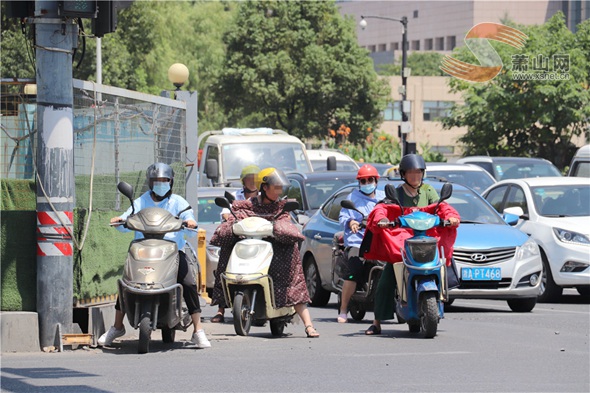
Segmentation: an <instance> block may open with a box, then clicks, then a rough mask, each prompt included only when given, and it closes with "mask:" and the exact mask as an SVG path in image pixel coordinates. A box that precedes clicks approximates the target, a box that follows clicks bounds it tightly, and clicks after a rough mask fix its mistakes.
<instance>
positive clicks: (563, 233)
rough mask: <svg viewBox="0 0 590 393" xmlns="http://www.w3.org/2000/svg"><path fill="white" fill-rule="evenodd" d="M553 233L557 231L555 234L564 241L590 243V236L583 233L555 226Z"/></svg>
mask: <svg viewBox="0 0 590 393" xmlns="http://www.w3.org/2000/svg"><path fill="white" fill-rule="evenodd" d="M553 233H555V236H557V238H558V239H559V240H561V241H562V242H564V243H577V244H590V239H588V236H586V235H584V234H582V233H578V232H574V231H568V230H566V229H561V228H553Z"/></svg>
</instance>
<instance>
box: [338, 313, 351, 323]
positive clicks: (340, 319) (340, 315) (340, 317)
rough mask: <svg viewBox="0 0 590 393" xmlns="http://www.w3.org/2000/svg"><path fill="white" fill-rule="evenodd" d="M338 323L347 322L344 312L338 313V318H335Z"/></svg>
mask: <svg viewBox="0 0 590 393" xmlns="http://www.w3.org/2000/svg"><path fill="white" fill-rule="evenodd" d="M336 320H337V321H338V323H346V322H348V315H347V314H345V313H342V314H338V318H337V319H336Z"/></svg>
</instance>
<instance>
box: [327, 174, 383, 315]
mask: <svg viewBox="0 0 590 393" xmlns="http://www.w3.org/2000/svg"><path fill="white" fill-rule="evenodd" d="M356 178H357V180H358V182H359V187H358V189H355V190H353V191H352V192H351V193H350V195H349V196H348V199H349V200H351V201H352V202H353V203H354V205H355V206H356V208H357V209H358V210H360V211H361V212H362V213H363V214H364V215H365V217H368V216H369V213H371V211H372V210H373V208H374V207H375V204H377V202H378V201H380V200H382V199H384V198H385V193H384V192H383V191H382V190H377V184H378V183H379V172H377V169H376V168H375V167H374V166H372V165H368V164H365V165H363V166H362V167H361V168H360V169H359V170H358V172H357V175H356ZM362 220H363V217H362V216H361V214H360V213H359V212H356V211H354V210H350V209H345V208H342V209H341V210H340V216H339V221H340V227H341V228H342V229H343V230H344V246H345V247H346V255H347V266H346V269H345V270H346V271H345V272H344V277H343V279H344V283H343V284H342V296H341V303H340V310H339V312H338V318H337V321H338V322H339V323H345V322H347V321H348V303H349V301H350V298H351V297H352V295H353V294H354V292H355V290H356V285H357V283H360V282H362V281H363V280H364V279H365V273H366V272H365V269H364V262H363V259H361V258H360V257H359V250H360V247H361V243H362V241H363V236H364V234H365V229H364V228H361V227H360V225H361V222H362Z"/></svg>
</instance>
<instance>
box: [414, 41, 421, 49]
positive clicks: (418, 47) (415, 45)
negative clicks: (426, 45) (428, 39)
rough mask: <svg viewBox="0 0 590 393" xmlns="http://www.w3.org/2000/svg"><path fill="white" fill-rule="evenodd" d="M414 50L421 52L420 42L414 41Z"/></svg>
mask: <svg viewBox="0 0 590 393" xmlns="http://www.w3.org/2000/svg"><path fill="white" fill-rule="evenodd" d="M412 50H420V40H415V41H412Z"/></svg>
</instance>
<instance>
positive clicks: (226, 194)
mask: <svg viewBox="0 0 590 393" xmlns="http://www.w3.org/2000/svg"><path fill="white" fill-rule="evenodd" d="M223 196H224V197H225V199H227V200H228V202H229V203H234V201H235V200H236V197H235V196H234V194H232V193H231V192H229V191H226V192H224V193H223Z"/></svg>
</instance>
